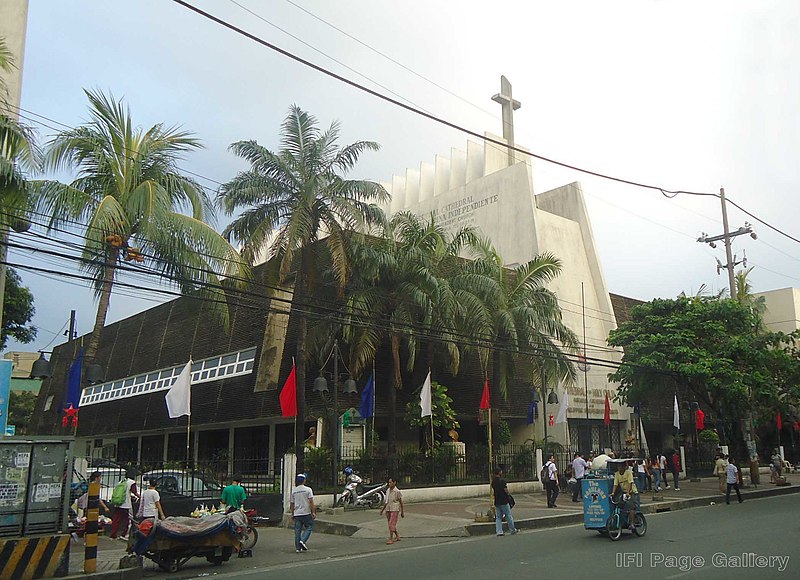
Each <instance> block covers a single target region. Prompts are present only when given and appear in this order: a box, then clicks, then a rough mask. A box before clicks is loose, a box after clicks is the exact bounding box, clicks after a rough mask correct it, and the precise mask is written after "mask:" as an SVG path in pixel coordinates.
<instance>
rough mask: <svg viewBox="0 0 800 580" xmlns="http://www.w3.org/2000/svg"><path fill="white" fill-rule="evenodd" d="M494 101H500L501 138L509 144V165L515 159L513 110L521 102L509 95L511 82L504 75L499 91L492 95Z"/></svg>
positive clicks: (519, 105)
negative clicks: (501, 108)
mask: <svg viewBox="0 0 800 580" xmlns="http://www.w3.org/2000/svg"><path fill="white" fill-rule="evenodd" d="M492 100H493V101H494V102H495V103H500V106H501V107H503V139H505V140H506V142H507V143H508V145H509V149H508V165H509V166H511V165H513V164H514V162H515V161H516V159H515V156H514V151H513V150H512V149H511V147H513V146H514V111H516V110H517V109H519V108H520V107H521V106H522V103H520V102H519V101H515V100H514V98H513V97H512V96H511V83H510V82H508V79H507V78H506V77H505V76H501V77H500V92H499V93H497V94H496V95H495V96H493V97H492Z"/></svg>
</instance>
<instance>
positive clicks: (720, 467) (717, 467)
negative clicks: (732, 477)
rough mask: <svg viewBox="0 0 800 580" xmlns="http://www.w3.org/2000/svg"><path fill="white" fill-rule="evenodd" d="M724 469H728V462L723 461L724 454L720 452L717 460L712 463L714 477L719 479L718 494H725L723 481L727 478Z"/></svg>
mask: <svg viewBox="0 0 800 580" xmlns="http://www.w3.org/2000/svg"><path fill="white" fill-rule="evenodd" d="M726 467H728V462H727V461H726V460H725V454H724V453H722V452H720V453H719V454H718V455H717V460H716V461H715V462H714V475H716V476H717V477H718V478H719V492H720V493H725V480H726V478H727V475H726V473H727V472H726V469H725V468H726Z"/></svg>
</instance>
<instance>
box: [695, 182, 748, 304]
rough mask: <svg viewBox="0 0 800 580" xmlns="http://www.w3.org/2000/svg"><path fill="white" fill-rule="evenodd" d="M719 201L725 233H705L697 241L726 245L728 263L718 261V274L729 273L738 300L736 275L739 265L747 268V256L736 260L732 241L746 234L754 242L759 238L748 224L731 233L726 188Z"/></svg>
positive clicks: (721, 188) (732, 291)
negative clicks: (725, 271)
mask: <svg viewBox="0 0 800 580" xmlns="http://www.w3.org/2000/svg"><path fill="white" fill-rule="evenodd" d="M719 199H720V202H721V203H722V229H723V233H722V234H720V235H718V236H709V235H708V234H706V233H705V232H703V233H702V234H701V235H700V237H699V238H697V241H698V242H700V243H702V244H708V245H709V246H711V247H712V248H716V247H717V244H716V243H717V242H719V241H722V242H723V243H724V244H725V259H726V260H727V263H726V264H723V263H722V262H720V261H719V259H717V274H719V273H720V271H721V270H723V269H725V270H727V271H728V284H729V285H730V292H731V298H732V299H734V300H736V275H735V270H736V266H738V265H739V264H743V265H744V266H747V256H744V257H743V258H742V259H741V260H739V261H737V260H736V256H735V255H734V254H733V249H732V247H731V246H732V240H733V238H735V237H737V236H742V235H744V234H749V235H750V237H751V238H753V239H754V240H755V239H757V238H758V236H757V235H756V233H755V232H754V231H753V227H752V226H751V225H750V224H749V223H747V222H744V225H743V226H741V227H740V228H739V229H738V230H736V231H735V232H732V231H730V228H729V227H728V208H727V206H726V204H725V188H724V187H720V188H719Z"/></svg>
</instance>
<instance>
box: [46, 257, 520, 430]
mask: <svg viewBox="0 0 800 580" xmlns="http://www.w3.org/2000/svg"><path fill="white" fill-rule="evenodd" d="M258 270H259V269H258V268H257V271H256V276H257V277H256V279H259V278H260V273H259V271H258ZM248 292H252V293H253V294H259V295H260V292H259V291H258V290H256V289H248ZM262 292H263V291H262ZM333 295H334V293H332V292H331V293H328V292H326V293H325V295H324V300H325V301H327V300H330V299H332V298H333ZM231 296H232V298H231V303H232V306H231V307H230V331H229V332H225V331H224V329H223V327H222V325H221V324H220V323H219V322H218V320H217V319H215V318H214V317H213V316H212V315H211V313H209V312H208V311H207V310H205V309H203V304H202V303H201V302H199V301H198V300H196V299H193V298H189V297H183V298H178V299H176V300H173V301H171V302H167V303H165V304H161V305H159V306H156V307H154V308H151V309H149V310H147V311H145V312H142V313H140V314H137V315H134V316H131V317H130V318H126V319H124V320H121V321H119V322H116V323H114V324H111V325H109V326H107V327H106V328H105V329H104V331H103V334H102V339H101V346H100V350H99V352H98V357H97V362H98V363H99V364H101V365H103V366H104V367H105V369H106V377H105V378H106V380H115V379H120V378H124V377H127V376H131V375H136V374H141V373H146V372H152V371H155V370H158V369H162V368H165V367H171V366H176V365H180V364H183V363H185V362H186V361H187V360H188V359H189V357H190V356H191V357H192V358H193V359H194V360H200V359H204V358H207V357H211V356H215V355H220V354H224V353H228V352H231V351H237V350H243V349H246V348H251V347H256V349H257V351H256V364H257V363H258V360H259V355H260V349H261V342H262V337H263V332H264V328H265V323H266V318H267V312H268V310H267V309H268V307H267V306H265V303H266V301H265V300H262V299H260V298H259V297H258V296H251V295H242V294H239V293H231ZM116 299H120V298H116ZM317 324H318V322H317V321H316V320H314V321H312V322H311V323H310V326H314V325H317ZM296 325H297V315H296V314H292V315H291V316H290V317H289V322H288V330H287V344H286V347H285V348H284V351H283V358H282V360H281V370H280V378H279V382H280V383H281V384H283V381H284V380H286V377H287V376H288V374H289V371H290V369H291V365H292V356H293V355H294V354H295V343H294V336H295V334H296V330H295V327H296ZM81 339H83V340H88V335H85V336H84V337H80V338H79V339H78V341H76V342H79V341H80V340H81ZM73 349H75V350H76V349H77V347H76V346H73V345H66V344H65V345H61V346H59V347H56V349H55V351H54V353H53V356H52V361H53V368H54V373H53V377H52V378H51V379H49V380H46V381H44V383H43V385H42V389H41V392H40V395H39V398H38V401H37V407H36V412H35V417H34V424H35V425H37V433H40V434H65V430H63V429H62V428H61V419H60V414H59V411H60V409H61V403H62V401H63V397H64V392H65V390H66V375H67V371H68V367H69V365H70V363H71V361H72V358H73ZM426 352H427V348H426V344H425V343H422V344H421V346H420V354H419V355H418V357H417V369H416V370H415V371H413V372H409V371H408V370H407V369H406V368H405V367H404V368H403V383H404V388H403V390H402V391H400V392H399V393H398V398H397V399H398V400H397V408H398V427H400V428H402V426H403V416H404V415H405V407H406V403H407V402H408V401H410V400H412V399H414V398H415V397H417V396H418V395H417V393H416V391H417V389H418V388H419V387H420V385H421V384H422V382H423V381H424V379H425V375H426V374H427V372H428V365H427V356H426V354H425V353H426ZM309 354H310V357H311V360H310V364H309V368H308V370H307V373H306V375H307V376H306V380H307V391H306V392H307V395H306V397H307V414H308V415H309V416H316V415H317V414H321V412H322V410H323V402H322V399H321V397H320V396H319V395H318V394H316V393H313V392H312V390H311V388H312V386H313V381H314V378H315V377H316V376H317V374H318V373H317V370H318V366H319V364H320V362H321V361H319V360H317V358H316V357H315V356H314V354H313V353H309ZM323 360H324V359H323ZM405 360H406V359H405V356H403V363H404V365H405ZM315 361H316V362H315ZM329 366H330V364H329ZM437 367H439V368H437ZM328 370H329V371H330V370H331V369H330V368H328ZM256 371H257V369H254V372H253V373H251V374H249V375H244V376H239V377H233V378H228V379H222V380H218V381H213V382H208V383H202V384H198V385H194V386H193V387H192V425H193V427H194V426H196V427H203V426H206V427H208V426H211V425H213V424H215V423H221V422H238V421H242V422H244V421H253V420H258V419H266V418H270V417H279V416H280V405H279V402H278V396H279V391H278V390H274V389H271V390H265V391H259V392H255V391H254V386H255V385H254V381H255V380H256V376H257V372H256ZM368 375H369V372H365V373H364V375H363V376H360V377H354V378H355V379H356V382H357V384H358V388H359V390H360V389H361V388H363V386H364V384H365V383H366V380H367V377H368ZM390 376H391V360H390V357H389V349H388V344H387V345H384V347H383V348H381V349H380V351H379V356H378V359H377V361H376V384H377V391H376V415H377V416H378V417H385V416H386V415H387V414H388V405H389V394H388V389H389V388H390V387H389V385H390V379H389V377H390ZM433 379H434V380H436V381H438V382H440V383H442V384H444V385H447V386H448V387H449V389H450V390H449V394H450V396H451V397H452V398H453V400H454V407H455V410H456V412H457V414H458V417H459V420H460V421H462V423H469V422H470V421H477V416H478V406H479V403H480V398H481V392H482V390H483V373H482V371H481V369H480V367H479V365H478V362H477V360H476V359H475V356H474V355H471V356H470V357H465V358H464V359H462V368H461V370H460V372H459V374H458V375H457V376H453V375H451V374H450V373H449V372H448V371H447V370H445V367H444V365H443V364H442V365H438V364H434V369H433ZM165 394H166V391H160V392H157V393H151V394H146V395H138V396H134V397H129V398H126V399H122V400H118V401H110V402H106V403H100V404H95V405H89V406H87V407H84V408H82V409H81V410H80V422H79V428H78V433H77V434H78V436H90V435H98V436H101V435H114V434H116V433H142V434H147V433H155V432H162V431H163V430H166V429H174V428H176V427H179V426H185V425H186V419H185V418H179V419H170V418H169V417H168V416H167V408H166V403H165V401H164V396H165ZM50 395H53V396H54V398H53V403H52V408H51V410H50V411H49V412H44V411H43V410H42V409H43V406H44V403H45V401H46V400H47V397H48V396H50ZM529 402H530V386H529V381H528V380H527V379H526V378H524V377H521V376H518V377H517V378H515V380H514V381H512V383H511V385H510V387H509V397H508V399H503V398H502V397H501V396H500V393H499V389H497V386H496V385H492V403H493V405H492V406H493V408H495V409H497V410H498V411H499V412H500V415H501V416H502V417H503V418H517V419H522V418H524V417H525V416H526V414H527V408H528V404H529ZM340 406H342V407H345V406H353V407H356V408H358V406H359V397H358V396H357V395H356V396H352V397H350V398H348V397H346V396H345V395H342V396H341V397H340ZM68 431H69V433H70V434H71V432H72V431H71V429H69V430H68Z"/></svg>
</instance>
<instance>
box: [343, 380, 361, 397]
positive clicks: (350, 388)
mask: <svg viewBox="0 0 800 580" xmlns="http://www.w3.org/2000/svg"><path fill="white" fill-rule="evenodd" d="M342 390H343V391H344V394H345V395H355V394H356V393H358V387H356V382H355V381H354V380H353V377H350V378H349V379H347V380H346V381H345V382H344V388H343V389H342Z"/></svg>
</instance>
